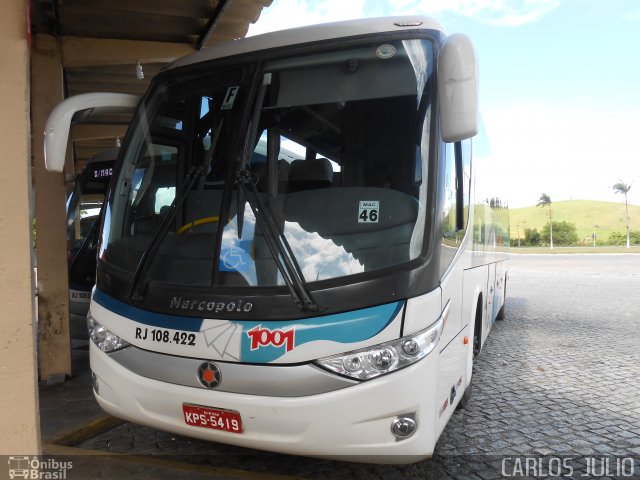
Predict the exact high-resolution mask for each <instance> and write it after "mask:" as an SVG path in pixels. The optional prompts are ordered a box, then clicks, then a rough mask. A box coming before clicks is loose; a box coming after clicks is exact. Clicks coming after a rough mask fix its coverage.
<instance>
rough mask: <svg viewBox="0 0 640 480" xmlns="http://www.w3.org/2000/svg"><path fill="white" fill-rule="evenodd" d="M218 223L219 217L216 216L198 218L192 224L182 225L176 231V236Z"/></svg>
mask: <svg viewBox="0 0 640 480" xmlns="http://www.w3.org/2000/svg"><path fill="white" fill-rule="evenodd" d="M218 221H220V217H218V216H215V217H203V218H198V219H197V220H194V221H193V222H189V223H185V224H184V225H182V226H181V227H180V228H179V229H178V230H177V231H176V234H177V235H182V234H183V233H185V232H188V231H189V230H191V229H192V228H194V227H199V226H200V225H206V224H207V223H218Z"/></svg>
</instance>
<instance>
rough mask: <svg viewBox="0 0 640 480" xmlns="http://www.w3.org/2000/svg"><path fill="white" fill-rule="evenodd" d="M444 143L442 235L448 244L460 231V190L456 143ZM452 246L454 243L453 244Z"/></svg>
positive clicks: (454, 239)
mask: <svg viewBox="0 0 640 480" xmlns="http://www.w3.org/2000/svg"><path fill="white" fill-rule="evenodd" d="M443 145H444V149H445V152H444V156H445V163H444V185H443V189H442V191H443V193H442V194H443V202H442V236H443V237H444V238H445V239H446V243H447V244H448V245H450V244H451V242H452V241H453V242H454V243H457V241H456V233H457V231H458V208H459V205H458V193H457V192H458V190H457V188H456V187H457V175H456V173H457V172H456V145H458V144H453V143H445V144H443ZM451 246H452V245H451Z"/></svg>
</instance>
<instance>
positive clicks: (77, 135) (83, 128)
mask: <svg viewBox="0 0 640 480" xmlns="http://www.w3.org/2000/svg"><path fill="white" fill-rule="evenodd" d="M128 127H129V126H128V125H75V126H73V127H71V134H70V135H69V139H70V140H71V141H74V142H77V141H82V140H98V139H106V138H116V137H120V138H123V137H124V134H125V133H127V128H128Z"/></svg>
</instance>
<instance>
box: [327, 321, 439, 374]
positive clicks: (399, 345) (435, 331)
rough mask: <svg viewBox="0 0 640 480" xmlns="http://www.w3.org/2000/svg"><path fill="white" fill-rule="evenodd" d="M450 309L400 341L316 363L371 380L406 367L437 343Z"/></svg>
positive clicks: (422, 356)
mask: <svg viewBox="0 0 640 480" xmlns="http://www.w3.org/2000/svg"><path fill="white" fill-rule="evenodd" d="M446 313H448V309H445V313H444V314H443V315H441V316H440V318H439V319H438V320H437V321H436V322H435V323H434V324H433V325H431V326H430V327H428V328H426V329H425V330H422V331H420V332H418V333H414V334H412V335H407V336H405V337H402V338H400V339H398V340H393V341H391V342H387V343H381V344H379V345H374V346H372V347H367V348H363V349H361V350H354V351H352V352H348V353H343V354H340V355H333V356H331V357H325V358H320V359H318V360H316V362H315V363H316V364H317V365H319V366H321V367H322V368H325V369H327V370H330V371H332V372H335V373H338V374H340V375H344V376H347V377H351V378H355V379H357V380H369V379H371V378H375V377H379V376H380V375H384V374H386V373H390V372H394V371H396V370H399V369H401V368H404V367H407V366H409V365H411V364H412V363H415V362H417V361H418V360H420V359H421V358H424V357H426V356H427V355H428V354H429V353H430V352H431V351H432V350H433V349H434V348H435V347H436V345H437V344H438V341H439V340H440V334H441V333H442V327H443V325H444V322H445V319H446Z"/></svg>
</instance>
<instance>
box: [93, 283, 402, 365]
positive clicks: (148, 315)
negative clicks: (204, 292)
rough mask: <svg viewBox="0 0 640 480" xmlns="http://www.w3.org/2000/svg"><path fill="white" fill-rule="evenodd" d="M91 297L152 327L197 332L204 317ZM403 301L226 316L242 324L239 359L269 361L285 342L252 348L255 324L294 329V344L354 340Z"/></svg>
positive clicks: (390, 316)
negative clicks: (312, 312)
mask: <svg viewBox="0 0 640 480" xmlns="http://www.w3.org/2000/svg"><path fill="white" fill-rule="evenodd" d="M93 300H94V301H95V302H96V303H98V304H99V305H101V306H102V307H104V308H105V309H107V310H109V311H111V312H113V313H115V314H117V315H120V316H122V317H125V318H128V319H130V320H133V321H135V322H138V323H142V324H145V325H149V326H153V327H161V328H170V329H172V330H182V331H188V332H199V331H200V329H201V326H202V322H203V320H204V319H203V318H197V317H185V316H180V315H167V314H163V313H155V312H149V311H146V310H142V309H141V308H137V307H134V306H132V305H128V304H126V303H124V302H121V301H119V300H116V299H115V298H113V297H110V296H109V295H107V294H106V293H104V292H103V291H102V290H98V289H97V288H96V290H95V292H94V294H93ZM404 304H405V301H399V302H393V303H387V304H384V305H378V306H375V307H368V308H362V309H358V310H352V311H350V312H342V313H335V314H333V315H325V316H321V317H311V318H304V319H298V320H280V321H278V320H276V321H274V320H261V321H260V320H229V323H234V324H237V325H240V326H241V327H242V340H241V359H242V361H243V362H253V363H268V362H272V361H273V360H275V359H277V358H279V357H281V356H282V355H284V354H285V353H286V351H285V346H284V345H282V346H279V347H276V346H271V345H261V346H260V348H258V349H254V350H252V349H251V340H250V337H249V335H248V334H247V332H248V331H249V330H251V329H253V328H255V327H257V326H259V325H260V326H261V328H267V329H269V330H271V331H274V330H281V331H286V330H289V329H291V328H293V329H295V346H299V345H302V344H305V343H310V342H314V341H321V340H326V341H334V342H338V343H357V342H362V341H364V340H367V339H369V338H371V337H374V336H376V335H377V334H378V333H380V332H382V331H383V330H384V329H385V328H387V327H388V326H389V324H390V323H391V322H393V320H394V319H395V318H396V317H397V316H398V314H399V313H400V311H401V310H402V308H403V307H404Z"/></svg>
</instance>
